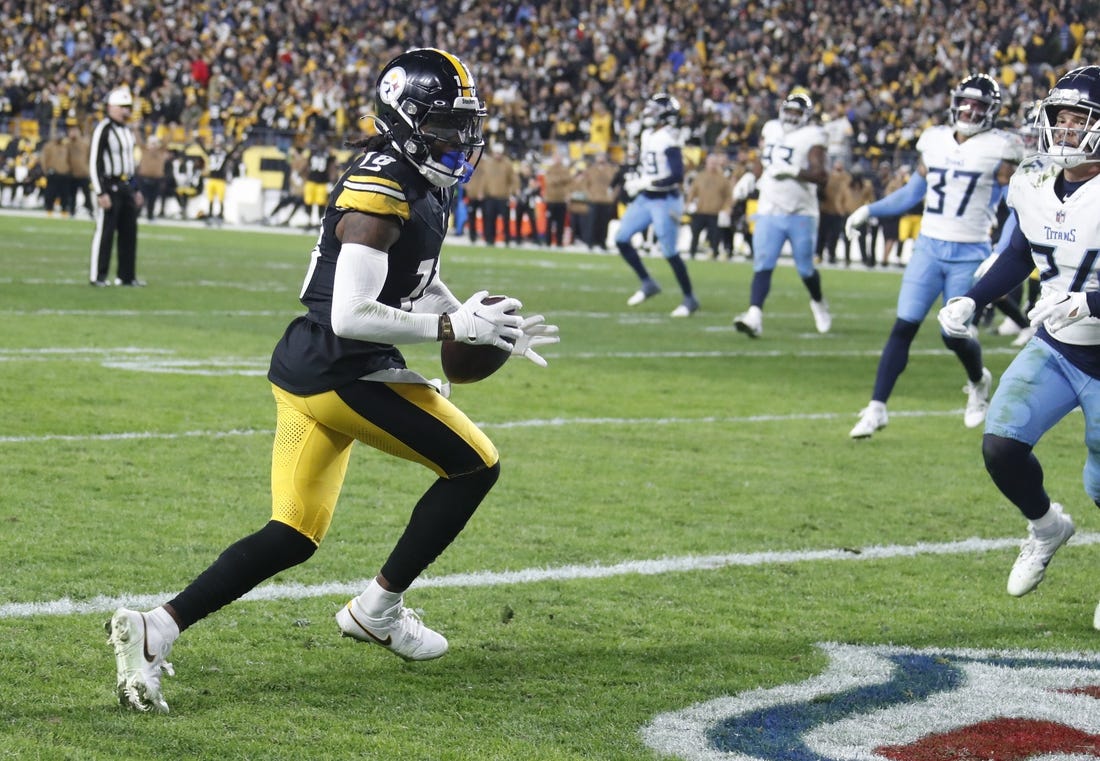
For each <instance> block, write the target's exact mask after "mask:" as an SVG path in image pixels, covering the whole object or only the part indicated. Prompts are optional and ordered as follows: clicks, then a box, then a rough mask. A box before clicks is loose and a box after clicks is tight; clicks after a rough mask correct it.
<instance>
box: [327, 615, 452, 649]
mask: <svg viewBox="0 0 1100 761" xmlns="http://www.w3.org/2000/svg"><path fill="white" fill-rule="evenodd" d="M336 625H337V626H339V627H340V631H341V633H343V635H344V636H345V637H351V638H352V639H356V640H359V641H360V642H370V643H371V644H375V645H381V646H382V647H384V648H386V649H387V650H389V651H390V652H392V653H393V654H394V655H399V656H400V657H402V658H404V659H405V660H407V661H430V660H431V659H433V658H439V657H440V656H442V655H443V654H445V653H446V652H447V639H446V638H445V637H444V636H443V635H442V634H440V633H439V632H436V631H432V630H431V629H429V628H428V627H427V626H424V623H423V622H422V621H421V620H420V616H418V615H416V613H414V612H413V611H412V610H411V609H409V608H406V607H405V605H404V601H403V600H402V601H401V602H398V603H397V605H395V606H393V607H392V608H390V609H389V610H387V611H385V613H383V615H382V617H381V618H371V617H369V616H367V615H365V614H363V613H361V612H359V610H358V606H357V605H355V600H352V601H350V602H349V603H348V604H347V605H345V606H344V607H342V608H340V610H339V611H338V612H337V613H336Z"/></svg>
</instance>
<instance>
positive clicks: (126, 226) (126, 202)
mask: <svg viewBox="0 0 1100 761" xmlns="http://www.w3.org/2000/svg"><path fill="white" fill-rule="evenodd" d="M108 192H109V193H110V195H111V208H109V209H104V208H102V207H99V206H97V207H96V215H95V234H94V235H93V236H92V263H91V271H90V273H89V274H90V279H91V280H106V279H107V273H108V271H109V270H110V268H111V251H112V249H114V247H115V240H116V239H117V240H118V270H117V272H118V279H119V280H121V281H122V282H124V283H130V282H133V281H134V280H136V279H137V275H136V273H135V269H136V266H137V225H138V207H137V203H136V202H135V201H134V194H133V191H131V190H130V189H129V188H121V187H120V188H117V189H111V190H109V191H108Z"/></svg>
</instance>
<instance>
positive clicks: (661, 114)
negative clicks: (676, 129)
mask: <svg viewBox="0 0 1100 761" xmlns="http://www.w3.org/2000/svg"><path fill="white" fill-rule="evenodd" d="M679 120H680V101H678V100H676V98H673V97H672V96H671V95H665V94H663V93H662V94H660V95H654V96H653V97H652V98H650V99H649V100H648V101H646V104H645V108H643V109H642V126H643V127H648V128H653V127H659V126H661V125H664V124H668V125H671V126H676V123H677V122H678V121H679Z"/></svg>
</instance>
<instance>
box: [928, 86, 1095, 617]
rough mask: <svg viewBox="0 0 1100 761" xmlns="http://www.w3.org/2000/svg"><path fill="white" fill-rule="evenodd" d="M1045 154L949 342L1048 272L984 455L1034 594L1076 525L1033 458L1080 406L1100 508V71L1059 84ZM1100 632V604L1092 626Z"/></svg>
mask: <svg viewBox="0 0 1100 761" xmlns="http://www.w3.org/2000/svg"><path fill="white" fill-rule="evenodd" d="M1036 125H1037V127H1038V128H1039V154H1038V157H1037V160H1030V161H1028V162H1026V163H1024V164H1023V165H1021V167H1020V169H1019V171H1017V172H1016V174H1015V176H1014V177H1013V178H1012V182H1011V184H1010V185H1009V188H1008V197H1007V203H1008V206H1009V208H1010V209H1011V210H1012V215H1013V218H1014V220H1015V222H1016V226H1015V229H1014V230H1013V231H1012V237H1011V239H1010V241H1009V243H1008V245H1007V247H1006V248H1005V250H1004V251H1003V252H1002V253H1001V254H1000V256H999V257H998V258H997V261H996V262H994V264H993V266H992V267H990V268H989V272H987V273H986V274H985V275H984V276H983V277H982V278H981V279H980V280H978V281H977V282H976V283H975V284H974V285H973V286H972V287H971V288H970V289H969V290H968V291H967V292H966V293H965V295H962V296H960V297H958V298H954V299H952V300H951V301H949V302H948V303H947V305H946V306H945V307H944V308H943V309H941V310H940V313H939V320H940V324H941V325H942V326H943V329H944V332H945V333H947V334H948V335H953V336H962V335H964V334H965V333H966V332H967V330H968V323H969V321H970V320H971V318H972V317H973V315H974V314H975V313H976V311H977V310H978V309H979V308H982V307H984V306H985V305H986V304H989V303H990V302H992V301H993V300H994V299H995V298H997V297H998V296H1001V295H1003V294H1005V293H1007V292H1008V291H1010V290H1011V289H1013V288H1015V287H1016V286H1017V285H1019V284H1020V282H1021V281H1023V280H1024V279H1025V278H1027V277H1028V275H1029V274H1030V272H1031V270H1032V268H1037V269H1038V270H1039V276H1040V279H1041V281H1042V296H1041V297H1040V298H1039V300H1038V301H1037V302H1036V304H1035V306H1034V308H1032V310H1031V311H1030V312H1028V318H1029V319H1030V320H1031V325H1032V326H1034V327H1036V328H1037V332H1036V334H1035V337H1034V338H1032V339H1031V340H1030V341H1029V342H1028V343H1027V345H1025V346H1024V348H1023V349H1022V350H1021V351H1020V353H1019V354H1018V355H1017V356H1016V358H1015V359H1014V360H1013V361H1012V364H1010V365H1009V367H1008V369H1007V370H1005V372H1004V375H1002V376H1001V382H1000V384H999V385H998V387H997V392H996V393H995V394H994V395H993V400H992V402H991V403H990V407H989V415H988V417H987V419H986V423H985V436H984V437H983V438H982V456H983V457H984V458H985V467H986V470H987V471H989V475H990V476H991V477H992V479H993V483H994V484H996V486H997V488H998V489H1000V490H1001V493H1002V494H1004V495H1005V497H1007V498H1008V500H1009V501H1010V502H1012V504H1014V505H1015V506H1016V507H1017V508H1018V509H1019V510H1020V512H1021V513H1023V515H1024V517H1025V518H1027V520H1028V537H1027V539H1026V540H1025V541H1024V543H1023V545H1022V546H1021V550H1020V554H1019V556H1018V557H1017V558H1016V562H1015V563H1014V564H1013V566H1012V571H1011V572H1010V573H1009V576H1008V593H1009V594H1011V595H1015V596H1017V597H1018V596H1020V595H1025V594H1027V593H1028V592H1030V591H1031V590H1033V589H1035V587H1036V586H1038V585H1039V582H1041V581H1042V580H1043V576H1044V574H1045V572H1046V567H1047V564H1048V563H1049V562H1050V560H1051V558H1052V557H1053V556H1054V553H1055V552H1056V551H1057V550H1058V548H1059V547H1061V546H1062V545H1063V544H1065V543H1066V541H1067V540H1068V539H1069V538H1070V537H1071V536H1073V533H1074V525H1073V520H1072V519H1071V518H1070V516H1069V515H1068V514H1066V513H1065V512H1063V510H1062V506H1061V505H1059V504H1057V503H1052V502H1051V501H1050V497H1049V496H1048V495H1047V492H1046V489H1045V487H1044V485H1043V469H1042V467H1041V466H1040V464H1039V461H1038V459H1036V457H1035V453H1034V452H1033V451H1032V450H1033V448H1034V447H1035V445H1036V443H1038V441H1039V439H1040V438H1042V436H1043V434H1045V433H1046V432H1047V431H1049V430H1050V429H1051V428H1052V427H1054V425H1055V424H1056V423H1057V422H1058V421H1059V420H1061V419H1062V418H1063V417H1065V416H1066V415H1068V414H1069V413H1070V412H1071V411H1072V410H1074V409H1076V408H1078V407H1080V408H1081V410H1082V411H1083V412H1084V420H1085V445H1086V447H1087V449H1088V454H1087V456H1086V459H1085V468H1084V486H1085V493H1086V494H1088V496H1089V497H1090V498H1091V499H1092V500H1093V502H1095V503H1096V504H1097V505H1098V506H1100V423H1098V422H1097V421H1100V384H1098V383H1097V381H1098V380H1100V283H1098V281H1097V270H1096V257H1097V251H1098V250H1100V216H1098V215H1097V214H1096V208H1097V205H1098V204H1100V185H1098V184H1097V180H1096V179H1095V178H1096V176H1097V175H1100V66H1085V67H1082V68H1079V69H1074V70H1073V71H1071V72H1069V73H1068V74H1066V75H1065V76H1063V77H1062V78H1061V79H1059V80H1058V81H1057V82H1056V83H1055V85H1054V88H1053V89H1052V90H1051V91H1050V93H1049V95H1048V96H1047V97H1046V98H1045V99H1044V100H1043V102H1042V107H1041V108H1040V110H1039V113H1038V115H1037V121H1036ZM1093 625H1094V626H1095V627H1096V628H1098V629H1100V607H1098V608H1097V610H1096V613H1095V615H1094V618H1093Z"/></svg>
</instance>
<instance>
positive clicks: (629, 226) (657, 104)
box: [615, 93, 699, 317]
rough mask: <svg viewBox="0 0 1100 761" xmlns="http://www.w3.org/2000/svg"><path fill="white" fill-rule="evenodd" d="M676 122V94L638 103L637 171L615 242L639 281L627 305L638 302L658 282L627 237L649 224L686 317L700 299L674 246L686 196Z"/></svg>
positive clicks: (679, 314)
mask: <svg viewBox="0 0 1100 761" xmlns="http://www.w3.org/2000/svg"><path fill="white" fill-rule="evenodd" d="M679 125H680V101H678V100H676V98H673V97H672V96H671V95H666V94H664V93H661V94H658V95H654V96H653V97H651V98H650V99H649V100H648V101H647V102H646V104H645V107H644V108H643V109H642V136H641V140H640V146H639V150H638V166H637V169H636V172H637V173H636V174H635V175H633V176H631V177H629V178H628V179H627V180H626V182H625V184H624V190H625V191H626V194H627V195H628V196H630V198H631V199H632V200H631V201H630V203H629V204H628V205H627V207H626V211H624V212H623V217H622V219H621V220H620V222H619V230H618V232H616V233H615V245H616V246H618V247H619V253H620V254H622V257H623V259H624V260H625V261H626V263H627V264H629V265H630V268H631V269H632V270H634V272H635V273H636V274H637V275H638V278H639V279H640V280H641V281H642V282H641V286H640V287H639V288H638V290H637V292H635V293H634V295H633V296H631V297H630V298H629V299H627V301H626V303H627V304H628V305H629V306H637V305H638V304H641V303H642V302H643V301H645V300H646V299H649V298H652V297H654V296H656V295H657V294H658V293H660V292H661V286H659V285H658V284H657V281H656V280H654V279H653V278H652V277H651V276H650V274H649V270H647V269H646V266H645V265H644V264H643V263H642V258H641V256H639V255H638V250H637V249H636V248H635V247H634V244H633V243H631V242H630V239H631V238H632V237H633V236H634V235H635V233H641V232H645V231H646V229H647V228H649V226H650V225H653V233H654V235H655V236H656V238H657V245H658V246H659V247H660V250H661V254H662V255H663V256H664V257H665V260H666V261H667V262H668V265H669V266H670V267H672V273H673V274H674V275H675V276H676V282H677V283H679V285H680V290H681V291H682V292H683V294H684V298H683V301H681V302H680V305H679V306H678V307H676V308H675V309H674V310H672V316H673V317H689V316H691V315H693V314H695V312H697V311H698V310H699V300H698V299H697V298H695V293H694V291H693V290H692V287H691V278H690V277H689V276H688V271H687V265H685V264H684V260H683V259H682V258H680V254H679V253H678V252H677V250H676V241H677V238H679V235H680V217H681V216H682V215H683V213H684V199H683V198H682V197H681V195H680V186H681V185H682V184H683V182H684V155H683V144H682V142H681V139H680V129H679Z"/></svg>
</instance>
